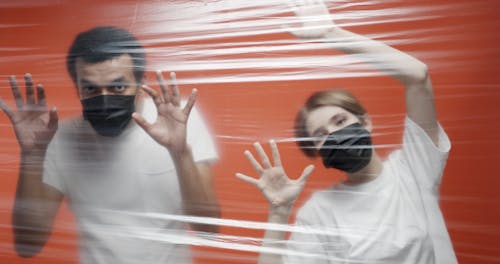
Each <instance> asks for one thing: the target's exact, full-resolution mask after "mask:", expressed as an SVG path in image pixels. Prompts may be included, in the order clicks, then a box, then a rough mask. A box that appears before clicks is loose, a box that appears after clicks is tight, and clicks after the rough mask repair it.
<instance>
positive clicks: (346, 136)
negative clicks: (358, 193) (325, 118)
mask: <svg viewBox="0 0 500 264" xmlns="http://www.w3.org/2000/svg"><path fill="white" fill-rule="evenodd" d="M319 154H320V156H321V157H322V158H323V165H324V166H325V167H326V168H336V169H339V170H343V171H345V172H347V173H354V172H357V171H359V170H361V169H362V168H364V167H366V165H368V163H369V162H370V160H371V157H372V141H371V137H370V132H369V131H368V130H366V129H365V128H364V127H363V126H362V125H361V124H360V123H355V124H352V125H349V126H346V127H344V128H342V129H340V130H337V131H335V132H332V133H330V134H329V135H328V137H327V139H326V141H325V143H324V144H323V145H322V146H321V148H320V150H319Z"/></svg>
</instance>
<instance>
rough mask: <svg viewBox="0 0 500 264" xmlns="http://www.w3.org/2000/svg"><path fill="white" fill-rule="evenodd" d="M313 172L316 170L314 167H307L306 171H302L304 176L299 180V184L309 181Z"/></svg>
mask: <svg viewBox="0 0 500 264" xmlns="http://www.w3.org/2000/svg"><path fill="white" fill-rule="evenodd" d="M313 170H314V165H309V166H307V167H305V168H304V170H303V171H302V175H300V177H299V178H298V179H297V180H298V181H299V182H305V181H307V179H308V178H309V176H310V175H311V173H312V172H313Z"/></svg>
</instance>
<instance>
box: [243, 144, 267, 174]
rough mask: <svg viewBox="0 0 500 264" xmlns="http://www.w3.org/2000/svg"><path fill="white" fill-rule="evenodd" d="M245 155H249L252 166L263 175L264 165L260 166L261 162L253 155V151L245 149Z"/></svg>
mask: <svg viewBox="0 0 500 264" xmlns="http://www.w3.org/2000/svg"><path fill="white" fill-rule="evenodd" d="M244 154H245V156H246V157H247V159H248V161H250V164H252V167H253V168H254V169H255V171H257V173H258V174H259V175H262V173H263V172H264V169H263V168H262V166H260V164H259V162H257V160H256V159H255V158H254V157H253V155H252V153H251V152H250V151H248V150H245V152H244Z"/></svg>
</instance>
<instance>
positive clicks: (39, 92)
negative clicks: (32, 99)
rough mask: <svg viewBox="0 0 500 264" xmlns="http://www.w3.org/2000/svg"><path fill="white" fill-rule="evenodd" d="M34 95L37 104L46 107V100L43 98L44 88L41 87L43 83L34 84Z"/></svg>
mask: <svg viewBox="0 0 500 264" xmlns="http://www.w3.org/2000/svg"><path fill="white" fill-rule="evenodd" d="M36 95H37V100H38V105H39V106H43V107H46V106H47V101H46V100H45V89H44V88H43V85H41V84H38V85H37V86H36Z"/></svg>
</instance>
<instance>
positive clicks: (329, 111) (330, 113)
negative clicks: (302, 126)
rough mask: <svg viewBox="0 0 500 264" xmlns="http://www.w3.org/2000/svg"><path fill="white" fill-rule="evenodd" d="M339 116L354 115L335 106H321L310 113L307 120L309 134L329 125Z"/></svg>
mask: <svg viewBox="0 0 500 264" xmlns="http://www.w3.org/2000/svg"><path fill="white" fill-rule="evenodd" d="M339 114H350V115H353V114H352V113H350V112H349V111H347V110H345V109H344V108H342V107H339V106H333V105H327V106H321V107H318V108H316V109H314V110H312V111H310V112H309V113H308V115H307V118H306V129H307V131H308V133H312V131H314V130H316V129H317V128H319V127H321V126H324V125H326V124H328V122H329V121H330V119H331V118H332V117H334V116H335V115H339Z"/></svg>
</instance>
